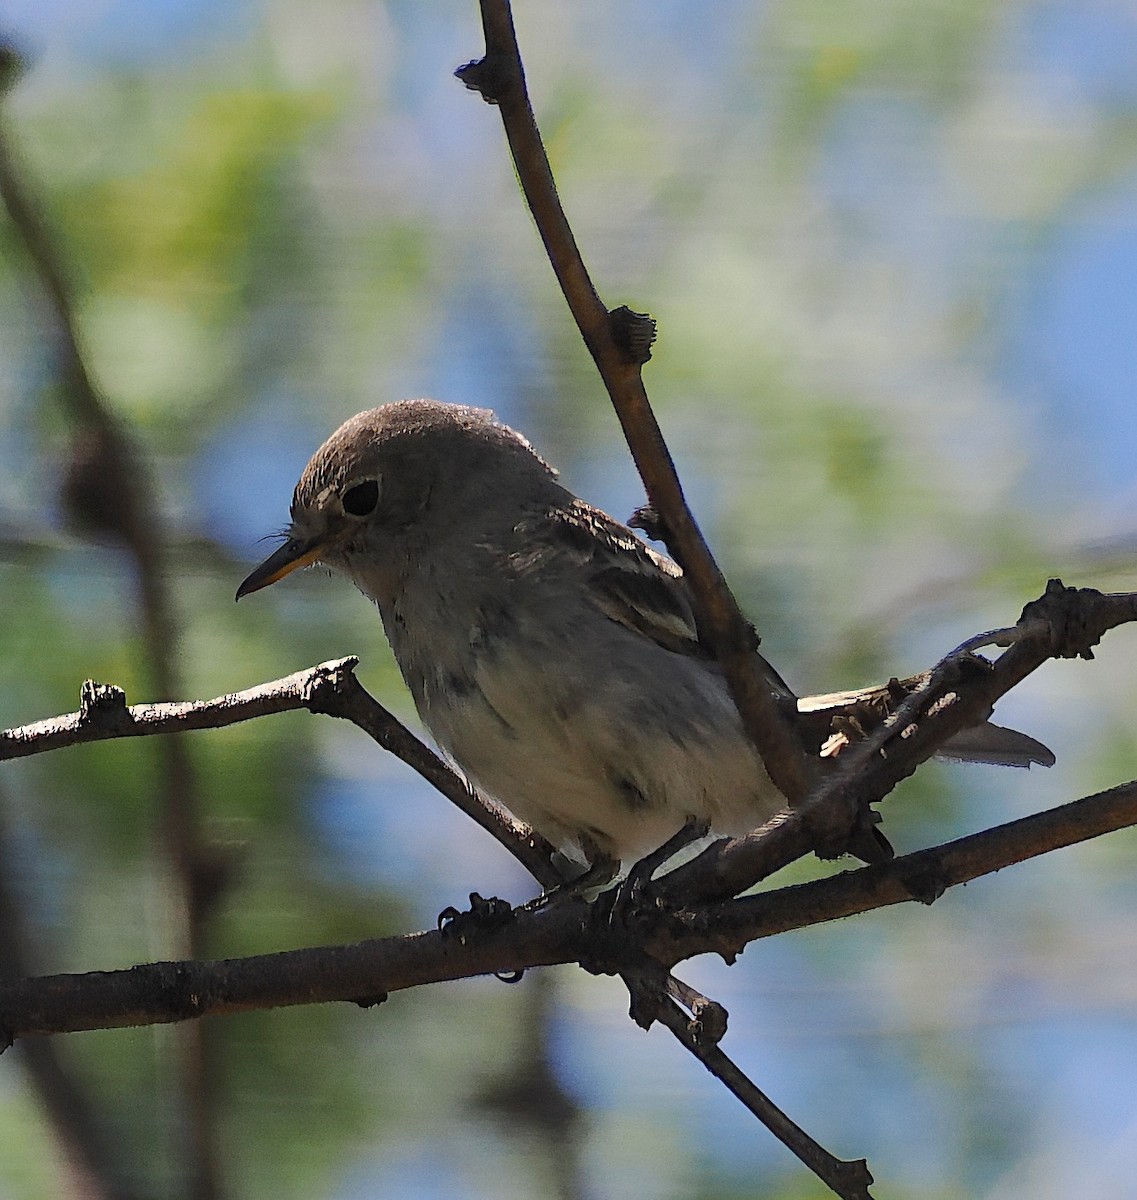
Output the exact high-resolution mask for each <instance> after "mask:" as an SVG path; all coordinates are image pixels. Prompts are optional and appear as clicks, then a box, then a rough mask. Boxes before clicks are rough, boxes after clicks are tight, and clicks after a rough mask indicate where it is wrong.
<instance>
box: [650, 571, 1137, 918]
mask: <svg viewBox="0 0 1137 1200" xmlns="http://www.w3.org/2000/svg"><path fill="white" fill-rule="evenodd" d="M1135 619H1137V594H1135V593H1131V592H1120V593H1116V594H1106V593H1102V592H1098V591H1096V590H1094V589H1093V588H1068V587H1066V586H1065V585H1064V584H1063V583H1062V582H1061V581H1060V580H1057V579H1052V580H1050V582H1049V583H1048V584H1047V586H1046V591H1045V592H1044V593H1043V595H1042V596H1040V597H1039V599H1037V600H1034V601H1032V602H1031V603H1030V604H1028V605H1027V606H1026V607H1025V608H1024V609H1023V611H1022V615H1021V617H1020V618H1019V621H1018V624H1017V625H1015V626H1014V627H1013V628H1011V629H1007V630H1001V631H999V633H998V635H997V636H996V635H992V634H983V635H980V638H978V639H977V638H970V639H968V641H966V642H965V643H964V644H963V645H962V646H959V647H957V648H956V649H955V650H953V651H952V652H951V653H950V654H948V655H947V656H946V657H945V658H944V659H943V660H942V661H941V662H940V663H938V664H937V665H936V666H935V667H934V668H933V669H932V670H931V671H930V672H929V673H928V675H927V677H926V679H925V681H924V683H923V684H922V686H920V687H919V688H917V689H916V690H915V691H913V692H912V694H911V695H910V696H909V697H908V698H907V699H906V700H905V701H904V702H903V703H902V704H901V706H900V707H899V708H898V709H897V711H896V712H895V713H894V714H893V715H892V716H891V717H890V718H889V719H888V720H886V721H885V722H884V723H882V724H881V725H880V726H878V727H877V729H875V730H874V731H872V732H871V733H870V734H869V735H868V737H866V738H865V739H864V740H863V741H861V742H859V743H857V744H856V745H854V746H852V747H851V748H849V749H847V750H846V751H845V752H844V753H843V754H841V756H840V757H839V759H838V760H837V761H838V766H837V767H836V769H835V770H834V771H833V772H832V774H830V775H829V777H828V778H827V779H825V780H823V781H822V782H821V783H820V784H819V785H818V787H817V788H816V789H815V790H814V792H813V793H812V794H811V795H810V797H809V799H808V801H807V802H806V803H805V804H803V805H801V806H800V807H799V808H796V809H793V810H784V811H782V812H780V813H777V814H776V815H775V816H773V817H771V819H770V820H769V821H767V822H766V824H765V825H763V826H762V827H761V828H760V829H757V830H755V831H754V832H752V833H749V834H746V835H745V836H744V837H740V838H733V839H723V840H721V841H718V842H715V843H714V844H712V845H711V846H708V847H707V849H706V850H704V851H703V853H702V854H700V855H699V856H698V857H697V858H695V859H693V860H692V861H691V862H689V863H686V864H684V865H683V866H682V867H680V868H678V869H677V870H675V871H673V872H672V873H671V874H670V875H668V876H667V877H666V878H665V880H664V881H663V882H662V885H661V894H662V897H663V898H664V900H665V901H666V902H668V903H671V904H678V903H682V902H690V901H691V900H705V899H711V898H713V897H719V898H722V897H726V896H736V895H738V894H739V892H742V891H744V890H745V889H746V888H748V887H751V886H753V885H754V884H755V883H757V882H759V881H760V880H762V879H766V878H768V877H769V876H770V875H772V874H773V873H774V872H775V871H777V870H780V869H781V868H782V867H784V866H786V865H787V864H788V863H790V862H792V861H793V860H794V859H797V858H801V857H802V856H804V855H805V854H808V853H809V852H810V851H811V850H814V849H817V851H818V853H820V854H823V855H824V853H825V851H826V849H827V848H828V849H829V851H830V856H832V854H833V852H835V851H836V852H839V850H840V849H841V848H842V847H843V846H845V845H847V843H848V838H849V833H850V831H851V830H852V829H853V827H854V825H855V823H856V821H857V819H858V814H860V813H861V812H863V811H865V809H866V807H867V806H868V805H870V804H875V803H877V802H878V801H879V800H881V799H883V798H884V797H885V796H886V795H887V794H888V793H889V792H890V791H891V790H892V789H893V788H894V787H895V786H896V785H897V784H898V783H899V782H900V781H901V780H902V779H906V778H907V777H908V776H909V775H911V774H912V773H913V771H915V770H916V768H917V767H918V766H919V765H920V764H921V763H922V762H924V761H926V760H927V759H928V758H930V757H931V756H932V755H933V754H934V753H935V752H936V750H937V749H939V747H940V746H942V745H943V744H944V742H946V741H947V740H948V738H950V737H951V736H952V735H953V734H955V733H958V732H959V731H960V730H962V729H966V728H967V727H968V726H970V725H974V724H976V723H978V722H979V721H982V720H984V719H985V718H986V717H987V716H989V715H990V713H991V710H992V708H993V707H994V705H995V702H996V701H997V700H998V699H999V698H1000V697H1001V696H1004V695H1005V694H1006V693H1007V692H1009V691H1010V690H1011V688H1013V687H1014V686H1015V685H1016V684H1018V683H1021V682H1022V681H1023V679H1025V678H1026V676H1027V675H1029V674H1030V673H1031V672H1032V671H1034V670H1036V669H1037V668H1038V667H1040V666H1041V665H1042V664H1043V663H1044V662H1046V661H1047V660H1048V659H1050V658H1092V657H1093V653H1092V647H1093V646H1095V645H1096V644H1097V642H1098V641H1099V640H1100V639H1101V638H1102V637H1103V636H1104V635H1105V633H1106V632H1107V631H1108V630H1110V629H1113V628H1116V627H1117V626H1118V625H1122V624H1125V623H1127V622H1130V621H1133V620H1135ZM993 640H994V641H997V642H998V643H999V644H1001V645H1004V646H1007V647H1008V648H1007V649H1006V650H1004V652H1003V653H1002V654H1001V655H999V657H998V658H997V659H995V660H994V662H990V661H988V660H987V659H985V658H979V657H978V656H977V655H976V654H975V653H974V650H975V648H976V643H977V641H982V643H983V644H985V645H986V644H990V643H991V642H992V641H993Z"/></svg>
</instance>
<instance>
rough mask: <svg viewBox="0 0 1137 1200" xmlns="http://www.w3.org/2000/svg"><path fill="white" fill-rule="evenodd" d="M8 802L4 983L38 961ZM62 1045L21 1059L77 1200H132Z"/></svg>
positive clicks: (0, 903) (0, 969)
mask: <svg viewBox="0 0 1137 1200" xmlns="http://www.w3.org/2000/svg"><path fill="white" fill-rule="evenodd" d="M6 803H7V798H6V797H5V796H2V795H0V983H3V982H9V981H15V980H17V979H20V978H21V977H23V976H27V975H29V974H30V973H31V972H32V970H33V969H34V966H33V964H34V963H35V962H36V960H37V959H38V957H39V956H38V955H37V954H36V952H35V945H34V938H33V935H32V933H31V927H32V922H31V921H29V920H28V918H27V915H26V913H25V905H24V903H23V901H22V898H21V897H20V895H19V892H18V890H17V888H16V886H15V880H14V874H15V873H14V871H13V867H14V865H15V863H14V857H13V853H12V837H11V830H10V824H9V819H8V813H7V811H6ZM61 1049H62V1048H61V1047H60V1046H59V1045H58V1044H57V1043H55V1042H53V1041H51V1040H50V1039H47V1038H39V1037H32V1038H28V1039H26V1040H25V1041H23V1042H21V1043H20V1046H19V1051H20V1061H21V1064H22V1065H23V1068H24V1070H25V1072H26V1073H27V1076H28V1079H29V1081H30V1083H31V1086H32V1091H33V1092H34V1094H35V1096H36V1098H37V1100H38V1101H39V1103H40V1105H41V1107H42V1108H43V1110H44V1112H45V1113H46V1114H47V1116H48V1120H49V1123H50V1126H51V1129H52V1131H53V1133H54V1135H55V1138H56V1141H57V1142H58V1144H59V1146H60V1147H61V1149H62V1151H63V1158H64V1160H65V1161H66V1163H67V1168H68V1169H67V1175H68V1177H69V1180H70V1182H71V1184H72V1188H71V1191H70V1193H69V1194H71V1195H73V1196H74V1197H75V1200H130V1198H131V1195H132V1193H131V1191H130V1189H129V1187H128V1186H127V1184H126V1182H125V1180H124V1179H123V1178H121V1177H120V1174H119V1171H118V1164H116V1162H115V1160H114V1156H113V1155H112V1154H111V1153H110V1152H109V1147H108V1145H107V1141H106V1137H105V1134H104V1131H103V1129H102V1128H101V1126H100V1122H99V1118H98V1115H97V1114H98V1110H97V1107H96V1105H95V1103H94V1097H93V1095H92V1093H91V1092H90V1090H89V1089H88V1088H87V1087H86V1086H84V1085H83V1084H82V1083H81V1082H80V1080H79V1078H78V1077H77V1075H76V1073H75V1071H74V1069H73V1068H71V1067H65V1066H64V1064H63V1061H61Z"/></svg>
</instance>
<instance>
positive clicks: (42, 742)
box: [0, 657, 560, 887]
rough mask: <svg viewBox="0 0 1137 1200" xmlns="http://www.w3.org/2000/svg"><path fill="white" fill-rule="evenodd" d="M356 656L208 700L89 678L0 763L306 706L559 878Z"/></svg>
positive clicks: (546, 857) (12, 739)
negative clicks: (343, 723) (392, 703)
mask: <svg viewBox="0 0 1137 1200" xmlns="http://www.w3.org/2000/svg"><path fill="white" fill-rule="evenodd" d="M358 663H359V660H358V659H357V658H353V657H348V658H339V659H334V660H332V661H330V662H325V663H320V664H319V665H318V666H315V667H309V668H307V669H306V670H303V671H296V672H295V673H294V674H292V675H286V676H285V677H284V678H282V679H274V680H272V682H270V683H263V684H259V685H258V686H256V687H251V688H247V689H246V690H245V691H242V692H230V693H228V694H227V695H224V696H218V697H216V698H215V699H213V700H191V701H187V702H179V703H170V704H135V705H127V703H126V693H125V692H123V691H122V689H121V688H117V687H114V686H112V685H108V684H97V683H93V682H92V681H90V680H88V681H87V682H86V683H84V684H83V686H82V688H81V689H80V707H79V711H78V712H73V713H66V714H64V715H63V716H59V717H51V718H48V719H47V720H44V721H36V722H35V723H34V724H31V725H21V726H19V727H18V728H15V729H7V730H4V731H3V732H0V762H2V761H4V760H5V759H9V758H24V757H27V756H28V755H31V754H43V753H46V752H47V751H49V750H59V749H62V748H64V747H66V746H77V745H82V744H84V743H86V742H99V741H106V740H107V739H109V738H123V737H144V736H153V735H155V734H164V733H185V732H188V731H190V730H196V729H221V728H224V727H225V726H227V725H235V724H237V723H238V722H241V721H249V720H252V719H253V718H254V717H263V716H268V715H270V714H272V713H281V712H293V711H295V710H297V709H308V710H309V711H310V712H314V713H324V714H326V715H327V716H332V717H342V718H343V719H345V720H348V721H351V722H352V723H353V724H355V725H358V726H359V728H360V729H362V730H363V731H364V733H366V734H367V735H368V736H369V737H370V738H372V739H373V740H374V741H376V742H378V744H379V745H380V746H382V747H383V748H384V749H385V750H387V751H389V752H390V753H391V754H394V755H395V757H396V758H400V759H402V760H403V762H405V763H406V764H407V765H408V766H409V767H411V768H412V769H413V770H415V771H417V772H418V773H419V774H420V775H421V776H422V777H423V778H424V779H425V780H426V781H427V782H428V783H430V784H432V785H433V786H434V787H435V788H437V789H438V791H440V792H441V793H442V794H443V795H444V796H445V797H446V798H447V799H448V800H450V801H451V803H453V804H455V805H457V806H458V808H460V809H461V810H462V812H464V813H465V814H466V815H467V816H468V817H470V818H471V819H472V820H474V821H476V822H477V823H478V824H479V825H480V826H481V827H482V828H483V829H485V830H486V831H487V832H488V833H489V834H491V835H492V836H493V837H495V838H497V840H498V841H499V842H501V844H502V845H503V846H504V847H505V848H506V849H507V850H508V851H509V852H510V853H511V854H512V855H513V856H514V857H515V858H517V859H518V861H520V862H521V864H522V865H523V866H524V867H526V868H527V869H528V870H529V871H530V872H531V873H532V874H533V875H534V877H535V878H536V879H537V881H538V882H539V883H541V885H542V886H544V887H551V886H553V885H554V884H556V883H558V882H560V876H559V875H558V874H557V872H556V870H555V869H554V868H553V866H552V865H551V861H550V860H551V856H552V853H553V847H552V846H550V845H549V843H548V842H546V841H545V839H544V838H543V837H541V836H540V835H539V834H537V833H535V832H534V831H533V830H531V829H530V828H529V827H528V826H527V825H524V824H522V823H521V822H520V821H515V820H514V819H513V818H512V817H511V816H509V814H508V813H506V812H505V810H504V809H501V808H499V807H498V806H497V805H493V804H490V803H489V802H487V801H486V800H484V799H483V798H482V797H481V796H479V795H478V794H477V792H475V791H473V790H472V789H471V788H470V786H469V784H468V783H467V782H466V781H465V779H463V778H462V776H461V775H459V774H458V773H457V771H455V770H453V768H451V767H449V766H447V764H446V763H444V762H443V761H442V759H441V758H439V757H438V755H437V754H435V753H434V751H433V750H431V749H430V748H429V747H428V746H426V745H425V744H424V743H423V742H421V741H419V739H418V738H417V737H415V735H414V734H413V733H411V731H410V730H409V729H407V728H406V726H405V725H403V724H402V723H401V722H400V721H399V720H398V719H397V718H396V717H395V716H393V715H392V714H391V713H390V712H388V711H387V709H385V708H384V707H383V706H382V705H381V704H380V703H379V702H378V701H377V700H376V699H375V698H374V697H373V696H371V695H370V693H369V692H368V691H367V690H366V688H364V686H363V685H362V684H361V683H360V682H359V680H358V679H357V678H356V677H355V674H354V670H355V667H356V666H357V665H358Z"/></svg>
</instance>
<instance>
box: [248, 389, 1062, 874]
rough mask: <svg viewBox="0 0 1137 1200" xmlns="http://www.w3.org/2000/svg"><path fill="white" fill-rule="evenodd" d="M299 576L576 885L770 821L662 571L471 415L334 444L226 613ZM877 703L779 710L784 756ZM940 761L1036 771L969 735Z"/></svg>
mask: <svg viewBox="0 0 1137 1200" xmlns="http://www.w3.org/2000/svg"><path fill="white" fill-rule="evenodd" d="M312 563H320V564H323V565H324V566H325V567H329V568H331V569H332V570H333V571H338V572H340V573H342V574H344V575H346V576H348V578H349V579H351V580H352V582H353V583H355V585H356V586H357V587H358V588H359V589H360V591H362V592H363V593H364V595H366V596H369V597H370V598H371V599H372V600H373V601H374V602H375V604H376V605H377V606H378V608H379V614H380V616H381V617H382V620H383V628H384V629H385V630H386V633H387V638H388V640H389V641H390V643H391V649H392V650H393V651H394V654H395V659H396V660H397V662H398V664H399V669H400V670H401V671H402V674H403V678H404V679H405V680H406V683H407V686H408V687H409V688H410V691H411V695H412V696H413V697H414V701H415V705H416V706H417V708H418V712H419V715H420V717H421V718H422V720H423V723H424V724H425V725H426V727H427V728H428V729H429V730H430V732H431V734H433V736H434V738H435V740H436V741H437V743H438V745H439V746H440V747H441V748H442V749H443V751H444V752H445V753H446V754H447V755H449V756H450V757H451V758H452V759H453V761H454V762H455V763H456V764H457V765H458V766H459V767H460V768H461V770H462V771H463V772H464V773H465V774H466V776H467V777H468V778H469V779H470V781H471V782H472V783H474V784H476V785H477V786H478V787H479V788H480V789H482V790H483V791H484V792H485V793H487V794H488V795H489V796H492V797H493V798H495V799H496V800H498V801H500V802H501V803H502V804H503V805H504V806H505V807H506V808H508V809H509V810H510V812H512V813H513V814H514V815H515V816H516V817H518V818H519V819H520V820H522V821H524V822H526V823H527V824H529V825H531V826H532V827H533V828H534V829H536V830H537V831H538V832H539V833H541V834H543V835H544V836H545V837H546V838H548V839H549V840H550V841H551V842H553V843H554V844H555V845H557V846H559V847H561V848H562V849H564V850H566V851H567V852H568V853H570V854H573V853H574V851H575V855H574V856H575V857H579V856H581V855H583V856H584V857H585V858H586V859H587V860H588V861H589V862H590V863H591V864H592V865H593V867H596V866H598V865H599V864H600V862H601V861H606V862H608V863H613V862H618V861H623V862H630V861H633V860H636V859H638V858H640V857H641V856H643V855H644V854H645V853H647V852H649V851H651V850H654V849H656V848H657V847H659V846H660V845H662V844H663V843H664V842H665V841H667V839H669V838H670V837H671V836H672V835H673V834H675V833H677V832H678V831H679V830H680V829H681V828H682V827H683V825H684V823H685V822H686V821H687V820H688V819H694V820H696V821H705V822H708V823H709V825H710V827H711V829H713V830H714V831H715V832H717V833H720V834H727V835H734V834H740V833H744V832H746V831H748V830H750V829H753V828H755V827H757V826H758V825H760V824H761V823H762V822H763V821H764V820H765V819H766V818H767V817H769V816H770V815H771V814H772V813H774V812H776V811H777V810H778V809H780V808H782V807H784V805H785V800H784V799H783V797H782V795H781V794H780V793H779V792H778V790H777V789H776V788H775V787H774V785H773V784H772V783H771V782H770V779H769V777H768V776H767V774H766V771H765V770H764V768H763V766H762V762H761V760H760V759H759V757H758V755H757V753H756V752H755V750H754V748H753V746H752V745H751V743H750V741H749V739H748V738H747V736H746V734H745V733H744V732H743V728H742V724H741V721H740V720H739V716H738V713H737V711H736V710H735V707H734V704H733V702H732V700H731V697H730V694H729V692H728V690H727V686H726V683H725V681H724V679H723V676H722V672H721V671H720V669H719V667H718V666H717V664H716V663H715V661H714V660H713V658H712V657H711V655H710V654H709V653H708V651H707V650H706V648H705V647H704V646H703V645H702V644H701V643H700V641H699V638H698V635H697V632H696V627H695V620H694V616H693V611H692V605H691V599H690V596H689V593H688V589H687V585H686V582H685V580H684V578H683V573H682V571H681V570H680V568H679V567H678V566H676V564H675V563H673V562H672V561H671V560H670V559H668V558H666V557H665V556H663V555H662V554H659V553H657V552H656V551H655V550H653V549H651V548H650V547H649V546H648V545H646V543H644V542H643V541H641V540H640V539H639V538H638V537H636V535H635V534H634V533H632V531H631V530H630V529H628V528H627V527H626V526H625V525H623V524H621V523H620V522H619V521H616V520H613V518H612V517H610V516H608V515H607V514H606V513H603V512H601V511H600V510H599V509H596V508H593V507H592V505H590V504H587V503H585V501H583V500H581V499H579V498H578V497H577V496H575V495H574V494H573V493H572V492H570V491H569V490H568V489H567V488H565V487H563V486H562V485H561V484H560V483H559V482H558V481H557V473H556V471H554V470H553V468H552V467H550V466H549V465H548V464H547V463H546V462H544V461H543V460H542V459H541V458H540V457H539V456H538V455H537V454H536V453H535V452H534V451H533V449H532V448H531V447H530V445H529V443H528V442H527V441H526V440H525V438H523V437H522V436H521V435H520V434H519V433H516V432H514V431H513V430H512V429H509V428H508V427H507V426H505V425H502V424H500V423H499V422H497V421H496V420H495V419H494V417H493V414H492V413H490V412H488V411H487V410H484V409H476V408H466V407H460V406H457V405H449V404H440V403H437V402H435V401H431V400H405V401H401V402H399V403H396V404H388V405H385V406H383V407H381V408H374V409H371V410H370V411H368V412H363V413H360V414H359V415H358V416H355V417H352V418H351V420H349V421H347V422H346V423H345V424H344V425H342V426H341V427H340V428H339V429H338V430H336V432H335V433H334V434H332V436H331V437H330V438H329V439H328V440H327V441H326V442H325V443H324V444H323V445H322V446H321V447H320V449H319V450H317V451H316V453H315V454H314V455H313V457H312V460H311V461H310V462H309V463H308V465H307V467H305V469H304V473H303V475H301V477H300V482H299V483H298V484H297V485H296V491H295V494H294V496H293V499H292V523H291V526H290V528H289V531H288V535H287V540H286V541H285V543H284V544H283V545H282V546H281V547H280V548H279V549H278V550H277V551H276V552H275V553H274V554H272V555H270V556H269V558H268V559H266V560H265V562H263V563H261V565H260V566H258V567H257V568H256V569H255V570H254V571H253V572H252V573H251V574H250V575H249V577H248V578H247V579H246V580H245V581H244V582H243V583H242V584H241V586H240V588H239V589H238V591H237V598H238V599H240V598H241V597H242V596H245V595H248V594H249V593H250V592H255V591H257V590H258V589H259V588H263V587H267V586H268V585H269V584H272V583H275V582H276V581H277V580H279V579H283V578H284V576H285V575H288V574H290V573H291V572H292V571H294V570H297V569H298V568H300V567H304V566H308V565H309V564H312ZM882 692H883V689H867V690H866V691H864V692H862V693H856V692H846V693H841V694H834V695H832V696H823V697H812V698H804V699H802V700H799V701H798V710H799V712H800V713H801V714H802V716H801V717H800V718H799V720H800V721H801V723H802V727H803V739H805V740H807V741H808V739H809V738H810V737H811V736H812V735H813V732H814V731H815V730H817V729H818V728H824V724H819V722H818V720H817V718H818V715H819V714H820V716H822V717H824V716H825V715H826V714H828V713H829V712H830V711H832V712H838V711H843V710H847V709H848V707H849V706H850V705H851V704H853V703H855V702H856V701H857V700H858V699H859V698H868V697H870V696H873V695H876V696H880V695H881V694H882ZM785 695H786V696H787V697H788V696H789V695H790V693H789V690H788V688H787V689H786V693H785ZM783 698H784V697H783ZM808 714H812V716H809V715H808ZM823 740H824V733H823V734H822V735H821V736H820V737H819V738H817V739H816V740H815V741H813V742H812V743H810V744H809V746H808V748H809V750H810V752H811V753H819V752H820V751H821V744H820V743H821V741H823ZM942 754H943V755H944V756H945V757H951V758H958V759H965V760H969V761H979V762H989V763H998V764H1002V765H1006V766H1029V765H1030V764H1031V763H1041V764H1043V765H1046V766H1049V765H1051V764H1052V763H1053V761H1054V756H1053V754H1051V752H1050V751H1049V750H1048V749H1047V748H1046V747H1045V746H1043V745H1042V744H1041V743H1039V742H1037V741H1035V740H1034V739H1033V738H1030V737H1027V736H1026V735H1025V734H1022V733H1019V732H1017V731H1015V730H1011V729H1004V728H1002V727H1000V726H997V725H992V724H990V723H989V722H983V723H982V724H980V725H977V726H975V727H973V728H972V729H969V730H965V731H964V732H963V733H962V734H959V735H957V736H956V737H955V738H954V739H952V740H951V741H949V742H948V743H947V744H946V745H945V746H944V747H943V750H942Z"/></svg>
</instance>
